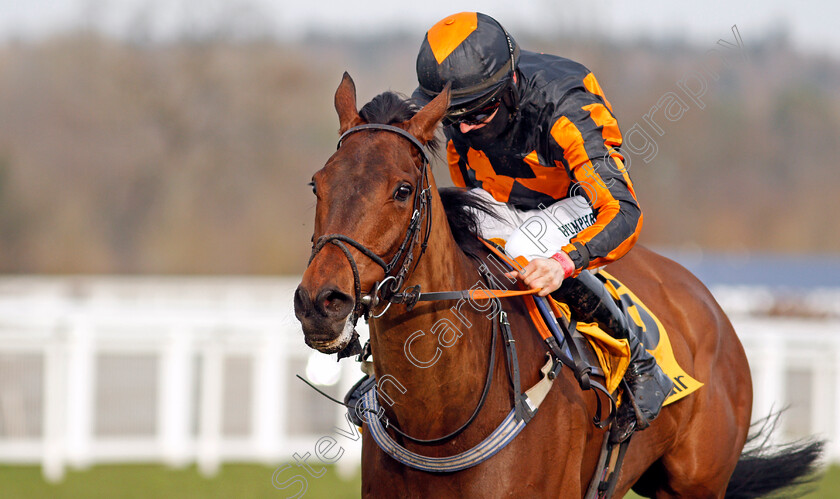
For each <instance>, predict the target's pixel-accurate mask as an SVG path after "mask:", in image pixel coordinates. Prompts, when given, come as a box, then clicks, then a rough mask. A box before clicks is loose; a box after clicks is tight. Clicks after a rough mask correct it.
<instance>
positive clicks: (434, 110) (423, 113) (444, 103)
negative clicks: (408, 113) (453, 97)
mask: <svg viewBox="0 0 840 499" xmlns="http://www.w3.org/2000/svg"><path fill="white" fill-rule="evenodd" d="M449 87H450V84H449V83H447V84H446V86H445V87H444V88H443V91H442V92H441V93H439V94H438V96H437V97H435V98H434V99H432V102H429V103H428V104H426V105H425V106H423V109H421V110H419V111H417V114H415V115H414V117H413V118H411V120H409V122H408V131H409V132H410V133H411V134H412V135H414V136H415V137H417V138H418V139H419V140H420V142H422V143H424V144H425V143H426V142H428V141H430V140H432V139H433V138H434V136H435V130H436V129H437V126H438V124H439V123H440V120H442V119H443V116H444V115H445V114H446V110H447V108H449Z"/></svg>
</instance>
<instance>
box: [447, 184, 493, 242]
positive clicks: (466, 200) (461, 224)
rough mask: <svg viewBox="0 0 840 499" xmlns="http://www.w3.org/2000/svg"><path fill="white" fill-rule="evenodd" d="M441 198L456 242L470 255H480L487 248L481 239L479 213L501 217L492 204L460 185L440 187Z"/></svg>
mask: <svg viewBox="0 0 840 499" xmlns="http://www.w3.org/2000/svg"><path fill="white" fill-rule="evenodd" d="M438 193H440V200H441V201H442V202H443V211H445V212H446V218H447V219H448V220H449V229H450V230H451V231H452V235H453V236H454V237H455V242H456V243H458V246H459V247H460V248H461V251H463V252H464V253H466V254H468V255H479V254H480V253H481V252H482V251H484V250H485V248H484V245H483V244H482V243H481V241H479V239H478V237H479V235H480V231H479V225H478V217H479V213H484V214H485V215H487V216H490V217H493V218H495V219H497V220H498V219H499V216H498V215H497V214H496V212H495V211H493V207H492V205H491V204H490V203H489V202H488V201H487V200H485V199H482V198H480V197H478V196H476V195H474V194H473V193H472V192H470V191H468V190H466V189H463V188H460V187H442V188H440V189H438Z"/></svg>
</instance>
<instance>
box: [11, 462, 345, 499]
mask: <svg viewBox="0 0 840 499" xmlns="http://www.w3.org/2000/svg"><path fill="white" fill-rule="evenodd" d="M295 469H297V468H295ZM274 470H275V468H273V467H268V466H258V465H251V464H229V465H225V466H223V467H222V469H221V470H220V471H219V473H218V474H217V475H216V476H214V477H212V478H204V477H203V476H201V475H200V474H199V473H198V470H197V469H196V468H195V467H194V466H191V467H188V468H183V469H171V468H167V467H165V466H161V465H113V466H94V467H92V468H90V469H88V470H83V471H76V470H68V471H67V474H66V475H65V477H64V480H62V481H61V482H59V483H56V484H51V483H46V482H44V480H43V478H42V476H41V468H40V467H38V466H3V467H0V498H3V499H13V498H27V499H29V498H37V499H41V498H55V499H65V498H68V499H69V498H73V499H76V498H96V499H99V498H126V499H133V498H138V499H139V498H143V499H145V498H170V497H171V498H178V499H182V498H183V499H190V498H196V499H198V498H202V499H211V498H225V499H227V498H248V497H270V498H279V499H283V498H285V497H288V496H290V495H293V494H294V493H295V491H296V490H298V488H297V487H289V488H288V489H287V490H279V489H277V488H275V487H274V485H272V474H273V473H274ZM295 474H299V472H297V471H295V472H293V471H292V470H287V471H285V472H284V473H283V474H281V475H280V477H281V478H282V479H283V480H287V479H290V478H292V477H293V476H294V475H295ZM307 478H308V480H307V481H308V490H307V492H306V494H305V496H304V497H305V498H307V499H314V498H337V499H343V498H348V499H349V498H356V497H359V491H360V490H361V477H360V476H356V477H354V478H353V479H351V480H350V481H344V480H342V479H341V478H339V476H338V475H337V473H336V472H335V469H334V468H328V470H327V472H326V474H324V475H323V476H321V477H319V478H312V477H309V476H308V477H307Z"/></svg>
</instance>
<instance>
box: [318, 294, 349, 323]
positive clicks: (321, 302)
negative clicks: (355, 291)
mask: <svg viewBox="0 0 840 499" xmlns="http://www.w3.org/2000/svg"><path fill="white" fill-rule="evenodd" d="M352 307H353V299H352V298H351V297H350V295H348V294H347V293H342V292H341V291H339V290H337V289H325V290H324V291H322V292H321V293H320V294H319V295H318V298H317V305H316V308H318V309H320V310H322V311H323V313H324V315H331V316H335V317H346V316H347V314H349V313H350V309H351V308H352Z"/></svg>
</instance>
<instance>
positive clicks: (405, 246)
mask: <svg viewBox="0 0 840 499" xmlns="http://www.w3.org/2000/svg"><path fill="white" fill-rule="evenodd" d="M365 130H374V131H386V132H390V133H396V134H397V135H400V136H401V137H403V138H405V139H406V140H408V141H409V142H411V144H412V145H414V147H416V148H417V150H418V151H419V152H420V158H421V165H420V172H421V173H420V183H419V184H418V185H417V186H416V187H415V189H414V204H413V207H412V213H411V221H410V222H409V224H408V229H407V230H406V234H405V237H404V238H403V241H402V244H400V247H399V248H398V249H397V252H396V253H395V254H394V256H393V257H391V260H390V261H389V262H386V261H385V260H384V259H383V258H382V257H381V256H379V255H377V254H376V253H374V252H373V251H372V250H371V249H370V248H368V247H367V246H365V245H364V244H362V243H360V242H359V241H356V240H355V239H353V238H351V237H350V236H346V235H344V234H327V235H323V236H321V237H319V238H318V240H317V241H316V242H315V244H314V245H313V246H312V254H311V256H310V257H309V263H310V264H311V263H312V260H313V259H314V258H315V255H317V254H318V252H320V251H321V250H322V249H323V248H324V246H326V245H327V244H328V243H332V244H334V245H335V246H338V248H339V249H341V251H342V252H343V253H344V256H345V257H346V258H347V260H348V261H349V262H350V268H351V269H352V270H353V290H354V294H355V300H356V301H355V307H354V308H353V313H352V315H351V317H350V321H351V322H352V324H353V326H354V327H355V325H356V323H357V322H358V320H359V317H365V319H367V318H369V314H370V311H371V310H373V308H375V307H376V306H377V305H379V304H380V303H382V302H383V301H386V302H387V303H388V304H387V306H386V307H385V309H384V310H382V311H381V312H380V313H379V314H377V315H374V316H372V317H373V318H377V317H381V316H382V315H384V314H385V312H387V311H388V308H390V306H391V303H393V301H392V300H391V298H392V297H394V296H395V295H396V294H397V292H398V291H399V290H400V288H402V286H403V284H405V281H406V279H407V278H408V276H409V274H410V273H412V272H414V269H416V268H417V265H418V264H419V263H420V259H421V258H422V257H423V254H424V253H425V252H426V246H427V244H428V242H429V234H430V233H431V229H432V227H431V224H432V213H431V211H432V203H431V196H432V194H431V185H430V183H429V175H428V168H429V157H428V155H427V154H426V150H425V147H424V146H423V144H422V143H421V142H420V141H419V140H417V138H416V137H414V135H411V134H410V133H408V132H407V131H405V130H403V129H402V128H399V127H395V126H392V125H385V124H381V123H368V124H364V125H359V126H355V127H353V128H350V129H349V130H347V131H346V132H344V133H343V134H341V137H339V139H338V145H337V147H336V149H340V148H341V144H342V142H343V141H344V139H345V138H347V136H348V135H351V134H354V133H356V132H361V131H365ZM424 221H425V230H424V234H423V240H422V243H421V244H420V252H419V254H418V255H417V256H416V258H415V255H414V250H415V247H416V246H417V243H418V241H419V240H420V226H421V223H423V222H424ZM348 245H350V246H352V247H354V248H355V249H357V250H358V251H359V252H360V253H362V254H363V255H365V256H366V257H368V258H369V259H370V260H372V261H373V262H374V263H376V264H377V265H379V266H380V267H382V270H383V271H385V276H384V277H383V278H382V280H381V281H379V282H377V283H375V284H374V285H373V288H372V290H371V291H370V292H369V293H368V294H366V295H364V296H362V285H361V279H360V277H359V268H358V265H357V264H356V260H355V258H353V255H352V253H350V249H349V248H348ZM412 264H413V265H412ZM395 270H396V272H395Z"/></svg>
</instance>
